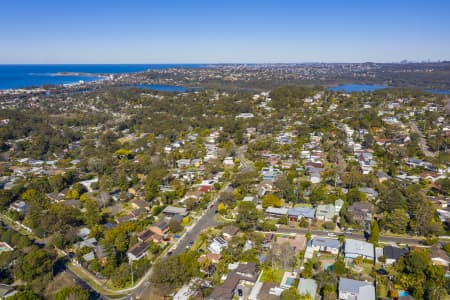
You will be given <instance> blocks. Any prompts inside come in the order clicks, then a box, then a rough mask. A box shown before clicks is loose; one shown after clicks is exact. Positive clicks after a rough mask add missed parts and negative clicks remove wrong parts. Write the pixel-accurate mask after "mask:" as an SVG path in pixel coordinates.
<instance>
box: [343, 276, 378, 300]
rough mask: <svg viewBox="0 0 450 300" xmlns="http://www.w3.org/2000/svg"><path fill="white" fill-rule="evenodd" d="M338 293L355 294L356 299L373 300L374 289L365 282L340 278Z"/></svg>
mask: <svg viewBox="0 0 450 300" xmlns="http://www.w3.org/2000/svg"><path fill="white" fill-rule="evenodd" d="M339 292H348V293H352V294H355V295H356V299H361V300H375V287H374V286H373V285H372V284H370V283H367V282H365V281H358V280H353V279H348V278H342V277H341V278H340V279H339Z"/></svg>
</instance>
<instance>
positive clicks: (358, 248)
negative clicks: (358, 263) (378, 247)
mask: <svg viewBox="0 0 450 300" xmlns="http://www.w3.org/2000/svg"><path fill="white" fill-rule="evenodd" d="M358 256H361V257H362V258H363V259H370V260H374V259H375V250H374V247H373V244H372V243H368V242H364V241H360V240H352V239H346V240H345V245H344V258H345V259H349V260H353V259H355V258H357V257H358Z"/></svg>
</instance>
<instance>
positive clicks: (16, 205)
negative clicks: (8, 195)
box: [9, 200, 28, 213]
mask: <svg viewBox="0 0 450 300" xmlns="http://www.w3.org/2000/svg"><path fill="white" fill-rule="evenodd" d="M9 209H11V210H15V211H17V212H19V213H26V212H27V211H28V204H27V203H26V202H25V201H22V200H16V201H14V202H13V203H11V205H10V206H9Z"/></svg>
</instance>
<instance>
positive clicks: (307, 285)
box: [297, 278, 317, 299]
mask: <svg viewBox="0 0 450 300" xmlns="http://www.w3.org/2000/svg"><path fill="white" fill-rule="evenodd" d="M297 290H298V293H299V294H300V295H309V296H310V297H311V299H316V293H317V282H316V281H315V280H314V279H309V278H300V281H299V282H298V286H297Z"/></svg>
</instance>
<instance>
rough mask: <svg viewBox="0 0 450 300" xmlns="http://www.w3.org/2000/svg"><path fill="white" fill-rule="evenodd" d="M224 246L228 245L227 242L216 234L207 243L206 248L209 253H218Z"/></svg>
mask: <svg viewBox="0 0 450 300" xmlns="http://www.w3.org/2000/svg"><path fill="white" fill-rule="evenodd" d="M226 247H228V242H227V241H226V240H225V239H223V238H222V237H220V236H218V237H215V238H214V239H213V240H212V242H211V244H209V246H208V250H209V251H210V252H211V253H214V254H220V252H222V249H223V248H226Z"/></svg>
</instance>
